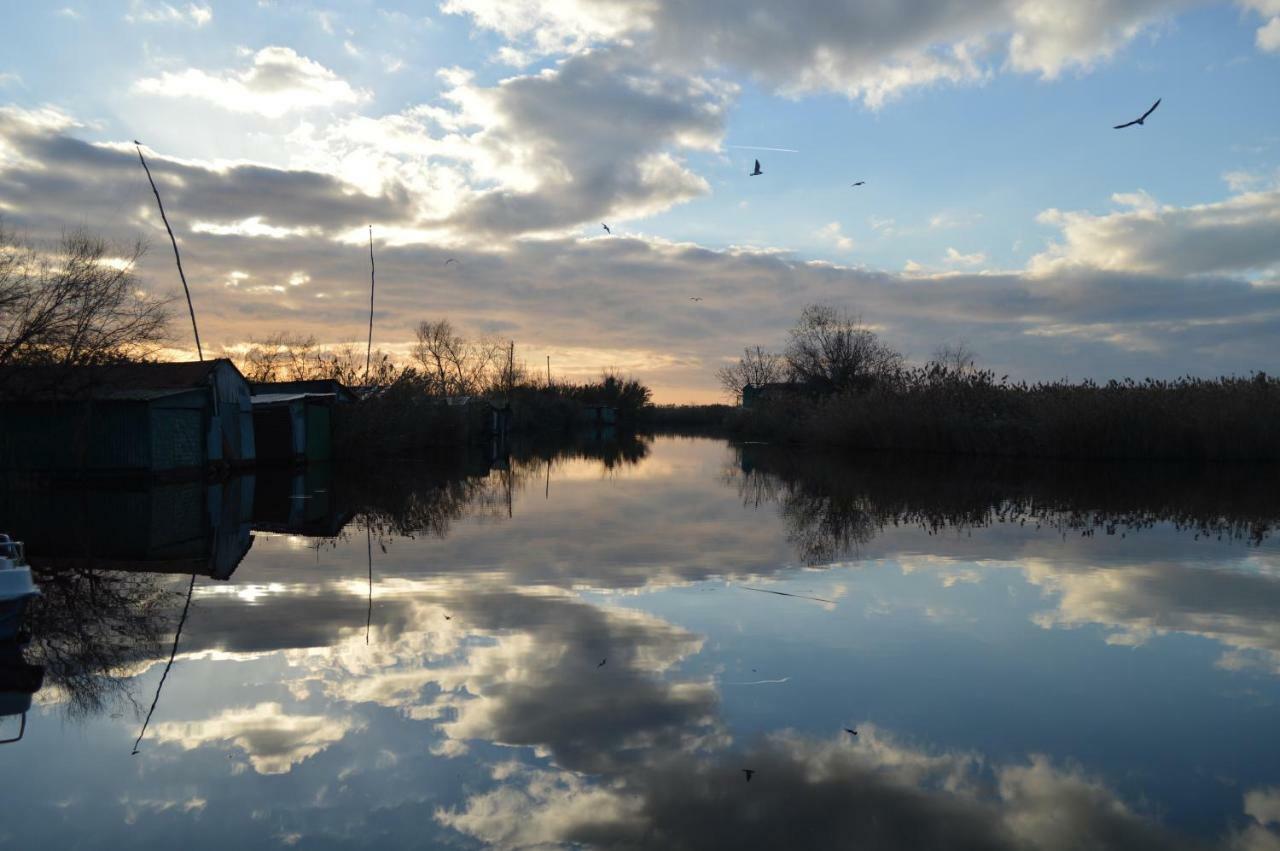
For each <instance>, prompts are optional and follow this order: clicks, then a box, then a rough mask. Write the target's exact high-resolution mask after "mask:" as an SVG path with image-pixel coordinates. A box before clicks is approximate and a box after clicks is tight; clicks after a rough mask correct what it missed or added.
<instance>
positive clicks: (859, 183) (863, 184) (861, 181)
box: [851, 180, 867, 186]
mask: <svg viewBox="0 0 1280 851" xmlns="http://www.w3.org/2000/svg"><path fill="white" fill-rule="evenodd" d="M866 184H867V182H866V181H865V180H859V181H858V182H857V183H854V184H851V185H853V186H865V185H866Z"/></svg>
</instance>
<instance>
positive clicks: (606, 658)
mask: <svg viewBox="0 0 1280 851" xmlns="http://www.w3.org/2000/svg"><path fill="white" fill-rule="evenodd" d="M608 661H609V657H608V656H606V657H604V658H603V659H601V660H600V664H599V665H596V667H597V668H603V667H604V663H605V662H608Z"/></svg>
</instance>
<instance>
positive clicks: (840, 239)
mask: <svg viewBox="0 0 1280 851" xmlns="http://www.w3.org/2000/svg"><path fill="white" fill-rule="evenodd" d="M817 237H818V239H821V240H822V241H823V242H829V243H831V244H832V245H834V246H835V247H836V248H838V249H840V250H841V251H852V250H853V240H852V239H850V238H849V237H847V236H845V234H844V230H843V229H842V228H841V226H840V223H839V222H828V223H827V224H825V225H823V226H822V227H820V228H818V233H817Z"/></svg>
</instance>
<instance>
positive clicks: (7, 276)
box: [0, 229, 169, 366]
mask: <svg viewBox="0 0 1280 851" xmlns="http://www.w3.org/2000/svg"><path fill="white" fill-rule="evenodd" d="M143 251H144V246H143V244H142V243H141V242H135V243H133V244H132V245H131V246H128V247H117V246H113V245H111V244H110V243H108V242H106V241H105V240H103V239H101V238H98V237H95V236H92V235H90V234H89V233H87V232H86V231H82V230H77V231H72V232H70V233H68V234H65V235H64V236H63V237H62V240H61V241H60V242H59V243H58V245H57V246H55V247H54V248H53V249H52V250H41V249H40V248H38V247H36V246H34V245H32V244H30V243H27V242H25V241H23V240H20V239H18V238H17V237H15V236H14V235H12V234H11V233H9V232H8V231H5V230H3V229H0V366H4V365H10V364H59V365H66V366H82V365H89V364H97V363H106V362H110V361H114V360H121V359H126V358H142V357H147V356H149V355H151V354H154V353H155V351H156V350H157V349H158V348H159V347H160V345H161V344H162V343H163V342H164V341H165V340H166V339H167V333H166V332H167V326H168V320H169V313H168V304H169V299H165V298H159V297H156V296H152V295H149V294H147V293H145V292H143V290H142V288H141V285H140V284H139V282H138V279H137V275H136V274H135V273H134V266H135V264H136V263H137V261H138V258H140V257H141V256H142V254H143Z"/></svg>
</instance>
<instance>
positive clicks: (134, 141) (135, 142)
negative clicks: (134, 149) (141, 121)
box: [133, 139, 142, 145]
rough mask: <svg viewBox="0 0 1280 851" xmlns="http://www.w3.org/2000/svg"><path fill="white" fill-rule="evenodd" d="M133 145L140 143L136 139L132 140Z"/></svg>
mask: <svg viewBox="0 0 1280 851" xmlns="http://www.w3.org/2000/svg"><path fill="white" fill-rule="evenodd" d="M133 144H135V145H141V144H142V143H141V142H139V141H138V140H137V139H134V140H133Z"/></svg>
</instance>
